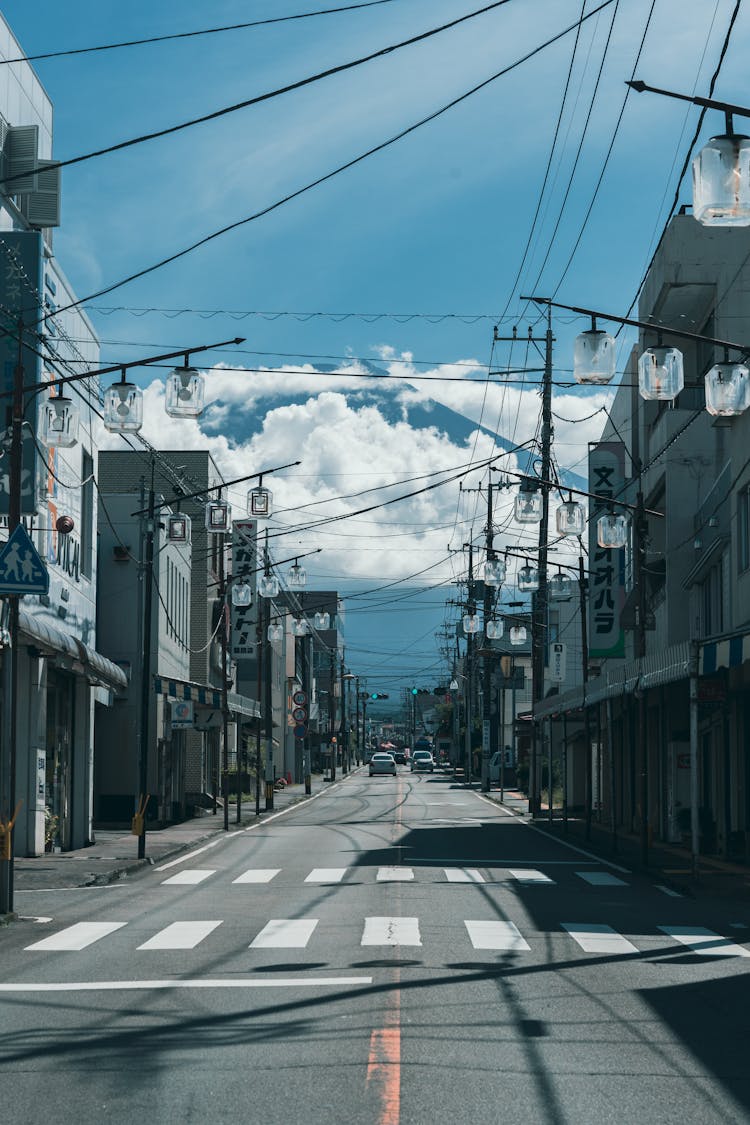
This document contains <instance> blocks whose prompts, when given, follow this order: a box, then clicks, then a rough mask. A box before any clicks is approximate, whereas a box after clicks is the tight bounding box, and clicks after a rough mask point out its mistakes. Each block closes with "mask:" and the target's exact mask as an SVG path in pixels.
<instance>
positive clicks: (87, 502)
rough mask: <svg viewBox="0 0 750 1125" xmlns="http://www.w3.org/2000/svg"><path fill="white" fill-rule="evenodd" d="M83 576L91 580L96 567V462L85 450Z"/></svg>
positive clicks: (82, 469)
mask: <svg viewBox="0 0 750 1125" xmlns="http://www.w3.org/2000/svg"><path fill="white" fill-rule="evenodd" d="M81 480H82V481H83V484H82V485H81V574H82V575H83V576H84V577H85V578H91V575H92V573H93V567H94V461H93V458H92V457H91V454H90V453H87V452H86V450H85V449H84V450H83V455H82V458H81Z"/></svg>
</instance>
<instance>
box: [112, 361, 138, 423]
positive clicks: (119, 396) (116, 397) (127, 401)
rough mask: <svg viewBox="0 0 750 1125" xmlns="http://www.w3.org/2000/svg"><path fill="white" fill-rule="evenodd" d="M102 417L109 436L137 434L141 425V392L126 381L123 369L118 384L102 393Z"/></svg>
mask: <svg viewBox="0 0 750 1125" xmlns="http://www.w3.org/2000/svg"><path fill="white" fill-rule="evenodd" d="M103 417H104V427H105V429H107V430H109V432H110V433H111V434H137V433H138V431H139V430H140V428H141V426H142V425H143V391H142V390H141V388H140V387H137V386H136V385H135V383H129V382H128V381H127V378H126V375H125V368H123V369H122V377H121V379H120V382H119V383H113V384H112V386H111V387H110V388H109V389H108V390H107V391H105V393H104V415H103Z"/></svg>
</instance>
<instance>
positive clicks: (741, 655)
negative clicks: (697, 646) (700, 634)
mask: <svg viewBox="0 0 750 1125" xmlns="http://www.w3.org/2000/svg"><path fill="white" fill-rule="evenodd" d="M746 660H750V634H748V633H746V634H745V635H744V636H739V637H726V638H725V639H724V640H721V641H708V642H707V643H706V644H703V645H701V651H700V659H699V661H698V674H699V675H700V676H712V675H713V674H714V672H718V671H719V669H720V668H739V666H740V665H741V664H744V663H745V661H746Z"/></svg>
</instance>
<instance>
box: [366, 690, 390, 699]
mask: <svg viewBox="0 0 750 1125" xmlns="http://www.w3.org/2000/svg"><path fill="white" fill-rule="evenodd" d="M387 698H388V693H387V692H385V691H373V692H370V699H387Z"/></svg>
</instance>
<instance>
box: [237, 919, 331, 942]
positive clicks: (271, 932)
mask: <svg viewBox="0 0 750 1125" xmlns="http://www.w3.org/2000/svg"><path fill="white" fill-rule="evenodd" d="M317 924H318V919H317V918H272V919H271V921H270V922H268V923H266V925H265V926H264V927H263V929H262V930H261V931H260V933H259V934H258V936H257V937H256V938H254V940H253V941H251V942H250V945H249V946H248V948H249V949H304V948H305V946H306V945H307V943H308V941H309V940H310V938H311V937H312V934H313V930H314V929H315V927H316V926H317Z"/></svg>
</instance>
